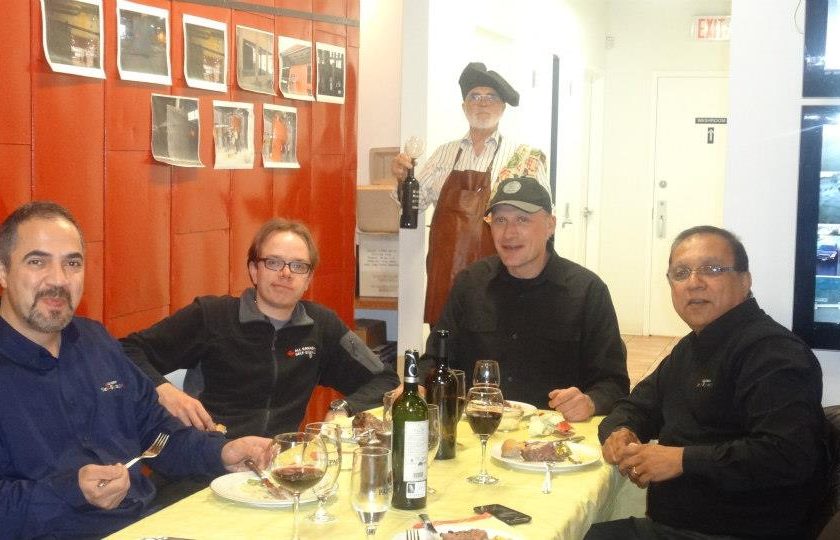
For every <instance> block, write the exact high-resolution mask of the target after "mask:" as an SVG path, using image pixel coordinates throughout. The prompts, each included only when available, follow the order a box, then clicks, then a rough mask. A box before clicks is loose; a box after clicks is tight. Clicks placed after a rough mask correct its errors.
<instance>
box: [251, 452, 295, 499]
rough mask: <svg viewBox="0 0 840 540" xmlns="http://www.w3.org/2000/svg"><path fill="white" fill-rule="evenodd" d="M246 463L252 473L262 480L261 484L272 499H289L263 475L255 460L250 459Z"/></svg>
mask: <svg viewBox="0 0 840 540" xmlns="http://www.w3.org/2000/svg"><path fill="white" fill-rule="evenodd" d="M244 463H245V466H247V467H248V468H249V469H251V472H253V473H254V474H256V475H257V478H259V479H260V484H262V485H263V487H265V489H266V490H267V491H268V492H269V493H270V494H271V496H272V497H275V498H277V499H288V497H287V496H286V494H285V493H284V492H283V491H282V490H281V489H280V488H278V487H277V486H275V485H274V483H273V482H272V481H271V480H269V479H268V478H267V477H266V476H265V475H264V474H263V472H262V471H261V470H260V468H259V467H257V464H256V463H254V460H253V459H251V458H248V459H246V460H245V461H244Z"/></svg>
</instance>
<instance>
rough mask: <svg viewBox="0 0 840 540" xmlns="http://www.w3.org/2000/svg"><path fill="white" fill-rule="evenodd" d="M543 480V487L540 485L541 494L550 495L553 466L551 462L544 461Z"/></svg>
mask: <svg viewBox="0 0 840 540" xmlns="http://www.w3.org/2000/svg"><path fill="white" fill-rule="evenodd" d="M544 463H545V478H543V485H542V492H543V493H545V494H549V493H551V472H552V469H551V466H552V465H554V462H553V461H545V462H544Z"/></svg>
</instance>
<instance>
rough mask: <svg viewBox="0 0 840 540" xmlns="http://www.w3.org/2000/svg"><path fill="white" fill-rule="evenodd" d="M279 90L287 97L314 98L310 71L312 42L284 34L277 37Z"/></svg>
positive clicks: (308, 99) (307, 99) (309, 99)
mask: <svg viewBox="0 0 840 540" xmlns="http://www.w3.org/2000/svg"><path fill="white" fill-rule="evenodd" d="M277 63H278V66H279V71H280V92H281V93H282V94H283V97H286V98H289V99H302V100H306V101H313V100H314V99H315V93H314V90H315V89H314V88H313V86H312V82H313V76H312V74H313V71H312V43H311V42H309V41H304V40H302V39H296V38H291V37H286V36H278V38H277Z"/></svg>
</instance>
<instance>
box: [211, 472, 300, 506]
mask: <svg viewBox="0 0 840 540" xmlns="http://www.w3.org/2000/svg"><path fill="white" fill-rule="evenodd" d="M249 480H257V482H249ZM258 482H259V480H258V479H257V477H256V476H255V475H254V473H252V472H235V473H230V474H226V475H224V476H220V477H218V478H216V479H214V480H213V481H212V482H210V489H211V490H212V491H213V493H215V494H216V495H218V496H219V497H222V498H223V499H227V500H229V501H234V502H238V503H243V504H249V505H251V506H259V507H263V508H285V507H287V506H292V496H291V495H289V498H288V499H275V498H274V497H272V496H271V495H270V494H269V493H268V491H266V489H265V487H263V486H262V485H261V484H259V483H258ZM315 500H317V497H315V494H314V493H313V492H312V491H304V492H303V493H301V495H300V502H301V504H303V503H308V502H312V501H315Z"/></svg>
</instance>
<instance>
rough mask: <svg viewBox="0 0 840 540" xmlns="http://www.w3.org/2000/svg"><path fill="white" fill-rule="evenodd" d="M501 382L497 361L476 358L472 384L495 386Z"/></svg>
mask: <svg viewBox="0 0 840 540" xmlns="http://www.w3.org/2000/svg"><path fill="white" fill-rule="evenodd" d="M501 382H502V377H501V375H500V373H499V363H498V362H496V361H495V360H476V361H475V368H474V369H473V386H495V387H496V388H498V387H499V385H500V384H501Z"/></svg>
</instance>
